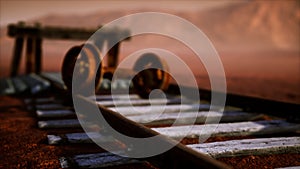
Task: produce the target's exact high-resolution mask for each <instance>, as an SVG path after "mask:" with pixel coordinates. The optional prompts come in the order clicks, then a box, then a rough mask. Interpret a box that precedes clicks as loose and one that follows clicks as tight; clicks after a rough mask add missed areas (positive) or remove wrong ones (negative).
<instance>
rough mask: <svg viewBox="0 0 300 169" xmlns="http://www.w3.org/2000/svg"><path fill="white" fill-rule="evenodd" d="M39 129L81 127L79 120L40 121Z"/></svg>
mask: <svg viewBox="0 0 300 169" xmlns="http://www.w3.org/2000/svg"><path fill="white" fill-rule="evenodd" d="M38 127H39V128H42V129H51V128H78V127H81V126H80V123H79V121H78V120H77V119H68V120H48V121H39V122H38Z"/></svg>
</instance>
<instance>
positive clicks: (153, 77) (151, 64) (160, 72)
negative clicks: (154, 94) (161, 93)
mask: <svg viewBox="0 0 300 169" xmlns="http://www.w3.org/2000/svg"><path fill="white" fill-rule="evenodd" d="M133 70H134V71H135V72H138V73H137V74H136V75H135V76H134V78H133V80H132V81H133V85H134V89H135V91H136V93H137V94H139V95H140V96H141V97H142V98H148V97H149V94H150V93H151V91H152V90H154V89H161V90H166V89H168V86H169V81H170V75H169V73H167V71H168V70H169V68H168V66H167V64H166V62H165V61H164V60H163V59H161V58H159V57H158V56H157V55H155V54H154V53H145V54H143V55H141V56H140V58H139V59H138V60H137V61H136V63H135V65H134V67H133Z"/></svg>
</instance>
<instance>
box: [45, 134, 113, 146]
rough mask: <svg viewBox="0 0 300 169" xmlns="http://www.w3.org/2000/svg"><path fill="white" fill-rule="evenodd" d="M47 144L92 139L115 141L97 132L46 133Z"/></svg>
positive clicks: (86, 141)
mask: <svg viewBox="0 0 300 169" xmlns="http://www.w3.org/2000/svg"><path fill="white" fill-rule="evenodd" d="M47 138H48V144H61V143H93V141H92V139H91V138H93V139H97V142H115V141H116V140H115V139H114V138H113V137H111V136H104V135H102V134H100V133H97V132H88V133H68V134H63V135H47Z"/></svg>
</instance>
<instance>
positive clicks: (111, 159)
mask: <svg viewBox="0 0 300 169" xmlns="http://www.w3.org/2000/svg"><path fill="white" fill-rule="evenodd" d="M139 163H142V161H139V160H136V159H131V158H126V157H121V156H117V155H115V154H112V153H108V152H105V153H97V154H82V155H75V156H74V157H71V158H67V157H62V158H60V164H61V167H62V168H74V167H75V168H107V167H114V166H120V165H128V164H139Z"/></svg>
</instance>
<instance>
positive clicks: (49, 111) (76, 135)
mask: <svg viewBox="0 0 300 169" xmlns="http://www.w3.org/2000/svg"><path fill="white" fill-rule="evenodd" d="M118 83H120V84H114V88H120V89H121V90H122V88H126V87H128V85H129V83H126V82H118ZM105 86H110V85H107V84H102V88H104V89H106V90H109V88H108V87H106V88H105ZM121 90H120V91H121ZM121 93H122V92H121ZM170 93H171V92H170ZM78 97H79V100H81V102H82V104H86V105H90V106H93V105H95V104H96V105H97V106H98V107H99V109H100V110H101V113H102V115H103V116H104V117H105V119H106V120H107V122H108V123H109V124H110V125H111V126H112V127H113V128H114V129H115V130H117V131H119V132H121V133H123V134H125V135H128V136H131V137H137V138H144V137H151V136H156V135H157V134H162V136H161V137H159V139H158V142H157V144H161V145H173V146H174V147H173V148H172V149H170V150H168V151H166V152H164V153H162V154H159V155H156V156H153V157H147V158H127V156H130V155H132V154H131V153H134V152H135V153H136V152H142V151H144V150H143V148H141V147H139V148H140V149H139V148H138V147H130V146H128V145H129V144H128V143H126V140H122V138H118V137H117V136H115V135H113V134H111V133H109V132H107V131H106V130H105V128H104V129H99V128H96V129H94V130H93V131H94V132H88V133H85V132H84V130H82V128H81V125H80V122H79V121H78V119H77V117H76V113H75V110H74V108H73V107H72V106H71V105H70V104H65V100H64V99H63V98H58V97H55V96H50V97H46V98H45V97H42V98H39V97H37V98H34V99H27V100H25V102H26V103H27V105H29V107H30V108H32V106H33V107H34V110H35V112H36V116H37V118H38V123H37V126H38V127H39V128H41V129H43V130H47V131H48V135H47V138H45V139H47V142H48V144H51V145H56V146H61V147H65V146H66V147H81V148H80V152H78V151H75V152H74V151H69V150H68V151H67V152H66V155H65V156H62V157H61V158H60V159H59V160H60V163H61V167H62V168H74V167H76V168H107V167H111V168H114V167H120V168H122V167H123V168H126V167H127V168H134V167H136V168H230V166H227V165H224V164H223V163H220V162H218V161H217V160H214V159H219V158H226V157H239V156H247V155H259V156H267V155H270V154H291V155H293V154H299V153H300V135H299V130H300V124H299V123H297V122H294V121H289V120H287V119H288V118H287V117H286V118H282V115H281V117H276V116H272V113H271V115H270V112H269V111H265V107H262V111H256V109H254V110H255V111H253V110H251V109H250V108H249V107H247V108H245V107H243V106H241V107H238V106H237V105H234V106H226V107H225V110H224V113H221V112H220V110H218V109H217V108H215V109H214V111H213V112H212V111H211V112H209V111H208V110H209V107H210V104H209V101H207V100H203V101H202V100H201V102H200V103H193V102H192V103H191V102H189V100H188V99H183V100H182V99H180V98H178V97H176V95H174V94H173V95H170V96H168V99H167V100H162V99H159V98H158V99H152V100H145V99H141V98H139V97H138V96H137V95H134V94H130V95H129V96H128V95H124V94H119V95H114V100H112V97H111V96H110V95H109V94H106V95H97V96H96V98H84V97H81V96H78ZM250 105H251V103H250ZM266 105H268V104H266ZM149 107H150V109H149ZM297 108H299V107H297V106H296V109H295V110H297ZM162 109H163V113H162ZM270 109H272V108H270ZM289 109H290V107H287V108H286V110H289ZM298 110H299V109H298ZM179 111H181V113H179ZM264 111H265V112H266V113H264ZM294 113H298V112H294ZM287 114H288V113H287ZM77 115H78V114H77ZM207 116H210V118H211V119H214V118H215V119H218V118H221V120H220V123H217V124H213V123H208V122H206V118H207ZM191 121H194V122H195V124H194V125H191V124H190V122H191ZM174 122H176V125H172V124H173V123H174ZM99 126H101V124H99ZM99 126H98V127H99ZM100 128H101V127H100ZM210 129H214V130H213V132H212V133H211V135H207V136H206V135H205V134H206V131H209V130H210ZM180 138H183V139H182V140H181V141H180V142H181V143H180V144H176V141H175V142H174V140H180ZM199 138H200V141H199ZM201 138H208V139H207V140H203V139H202V140H201ZM93 140H97V142H101V144H105V145H110V147H113V149H114V152H117V154H119V155H115V154H113V153H110V152H107V151H105V150H103V149H101V148H99V147H97V146H96V145H95V144H94V142H93ZM202 141H204V142H202ZM144 149H146V147H144ZM120 154H121V155H122V156H120ZM297 160H299V159H297V157H295V164H297V162H296V161H297ZM295 164H294V165H295ZM286 165H287V166H289V164H286ZM292 166H293V165H292ZM292 166H290V167H292Z"/></svg>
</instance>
